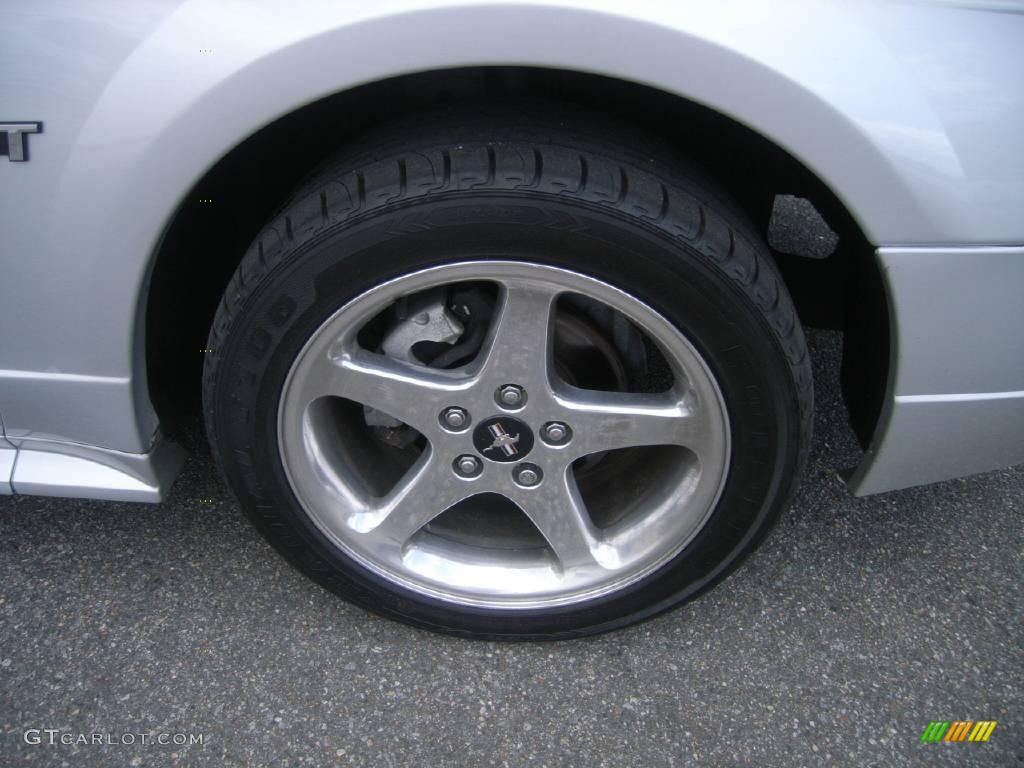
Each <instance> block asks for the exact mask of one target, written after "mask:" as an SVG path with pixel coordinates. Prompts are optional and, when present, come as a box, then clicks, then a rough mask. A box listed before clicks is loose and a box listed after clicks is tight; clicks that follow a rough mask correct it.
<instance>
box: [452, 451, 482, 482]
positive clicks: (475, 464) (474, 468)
mask: <svg viewBox="0 0 1024 768" xmlns="http://www.w3.org/2000/svg"><path fill="white" fill-rule="evenodd" d="M452 466H453V467H454V468H455V474H457V475H459V476H460V477H476V476H477V475H479V474H480V470H482V469H483V465H482V464H481V463H480V459H478V458H477V457H476V456H470V455H469V454H468V453H467V454H465V455H463V456H459V457H458V458H457V459H456V460H455V461H454V463H453V464H452Z"/></svg>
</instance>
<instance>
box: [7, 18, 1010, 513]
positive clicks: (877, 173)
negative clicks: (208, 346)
mask: <svg viewBox="0 0 1024 768" xmlns="http://www.w3.org/2000/svg"><path fill="white" fill-rule="evenodd" d="M0 19H2V23H3V26H2V28H0V40H2V45H0V62H2V63H0V71H2V73H3V76H2V79H0V123H8V124H13V123H23V122H26V121H41V122H42V123H43V130H42V132H41V133H36V134H27V135H25V136H23V137H20V138H18V139H17V140H19V141H25V142H26V144H27V149H28V161H27V162H8V159H7V158H4V157H2V156H0V200H2V204H0V492H7V493H10V492H12V491H13V492H16V493H25V494H52V495H71V496H86V497H96V498H109V499H129V500H146V501H156V500H159V499H160V498H161V494H162V493H163V492H164V491H165V490H166V489H167V487H168V485H169V483H170V482H171V480H172V479H173V476H174V474H175V472H176V470H177V467H178V465H179V463H180V458H181V457H180V455H179V452H178V450H177V449H176V448H175V447H174V446H173V445H170V444H168V443H166V442H164V441H162V440H161V439H160V430H159V425H158V420H157V417H156V414H155V412H154V409H153V407H152V405H151V402H150V397H149V394H148V389H147V381H146V360H145V345H144V343H143V342H144V338H145V332H144V331H145V329H144V320H145V307H146V301H147V288H148V281H149V277H150V274H151V270H152V266H153V262H154V258H155V255H156V253H157V250H158V247H159V245H160V240H161V236H162V234H163V233H164V232H165V231H166V229H167V227H168V225H169V222H170V221H171V220H172V218H173V216H174V214H175V211H176V210H177V209H178V207H179V205H180V204H181V203H182V201H183V197H184V196H185V195H186V194H187V193H188V191H189V190H190V189H191V188H192V187H193V185H194V184H195V183H196V181H197V180H198V179H199V178H201V177H202V175H203V174H204V172H206V171H207V169H209V168H210V167H211V166H212V165H213V164H214V163H216V162H217V160H218V159H219V158H221V157H223V156H224V155H225V154H226V153H228V152H229V151H230V150H231V149H232V148H233V147H235V146H237V145H238V144H239V143H240V142H242V141H243V140H244V139H246V137H248V136H250V135H252V134H253V133H254V132H255V131H257V130H258V129H259V128H261V127H262V126H265V125H267V124H269V123H270V122H272V121H274V120H275V119H276V118H279V117H280V116H282V115H285V114H287V113H289V112H292V111H294V110H295V109H297V108H299V107H301V106H303V105H305V104H308V103H310V102H313V101H315V100H317V99H320V98H322V97H325V96H327V95H329V94H334V93H338V92H341V91H345V90H347V89H350V88H353V87H355V86H357V85H360V84H365V83H371V82H375V81H379V80H381V79H384V78H388V77H392V76H396V75H401V74H406V73H413V72H424V71H430V70H436V69H441V68H450V67H461V66H479V65H528V66H536V67H548V68H557V69H563V70H572V71H580V72H587V73H597V74H603V75H608V76H612V77H615V78H618V79H621V80H625V81H632V82H637V83H642V84H646V85H649V86H653V87H655V88H657V89H660V90H662V91H664V92H666V93H669V94H676V95H679V96H681V97H685V98H686V99H689V100H691V101H694V102H697V103H700V104H703V105H705V106H707V107H709V108H711V109H713V110H715V111H717V112H719V113H721V114H723V115H727V116H729V117H731V118H734V119H735V120H737V121H739V122H740V123H742V124H744V125H746V126H748V127H750V128H752V129H754V130H755V131H756V132H758V133H760V134H761V135H762V136H764V137H766V138H767V139H769V140H770V141H772V142H774V143H775V144H777V145H778V146H780V147H782V148H784V149H786V150H787V151H788V152H789V153H791V154H792V155H793V156H795V157H796V158H798V159H799V160H800V161H802V162H803V163H804V165H805V166H807V167H808V168H809V169H810V170H811V171H812V172H813V173H814V174H815V175H816V176H817V177H818V178H819V179H820V180H821V181H822V182H823V183H824V184H825V185H827V186H828V187H829V188H830V189H831V190H832V191H833V192H834V193H835V195H836V196H837V197H838V199H839V200H840V201H841V202H842V203H843V204H844V206H845V207H846V208H847V210H848V211H849V213H850V214H851V216H852V217H853V219H854V220H855V221H856V222H857V224H858V225H859V226H860V228H861V229H862V231H863V233H864V235H865V236H866V238H867V239H868V240H869V241H870V243H871V244H872V245H873V246H875V247H876V248H877V250H876V255H877V260H878V263H879V266H880V269H881V273H882V275H883V278H884V283H885V288H886V290H887V294H888V295H887V298H888V304H889V313H890V317H889V321H890V327H891V328H892V329H893V333H892V338H891V350H890V351H889V354H890V367H889V383H888V391H887V393H886V397H885V404H884V407H883V409H882V414H881V417H880V420H879V422H878V424H877V425H876V427H875V430H874V437H873V440H872V444H871V446H870V448H869V450H868V451H867V453H866V455H865V458H864V460H863V462H862V463H861V465H860V466H859V467H857V469H856V471H855V472H854V473H853V475H852V478H851V483H852V487H853V489H854V491H855V492H857V493H873V492H879V491H884V490H889V489H893V488H898V487H903V486H908V485H914V484H920V483H926V482H932V481H937V480H941V479H945V478H949V477H953V476H957V475H963V474H969V473H973V472H978V471H983V470H987V469H991V468H995V467H999V466H1004V465H1008V464H1012V463H1016V462H1020V461H1024V438H1022V432H1024V429H1022V427H1024V299H1022V296H1024V138H1022V137H1024V131H1022V126H1024V45H1021V41H1024V9H1022V7H1021V6H1020V5H1019V4H1016V3H1005V2H1004V3H1000V2H988V3H980V2H957V3H947V2H917V3H911V2H907V3H872V2H863V1H858V2H818V3H811V2H778V1H775V0H773V1H772V2H767V1H765V2H754V1H753V0H714V1H710V0H709V1H708V2H656V1H655V0H633V2H630V3H621V2H611V0H529V1H528V2H508V1H504V2H491V1H489V0H378V2H375V3H350V2H331V1H328V0H315V1H307V2H294V3H281V2H278V1H277V0H272V1H271V0H268V1H267V2H255V1H252V0H247V1H246V2H230V1H229V0H180V1H179V0H149V1H146V0H132V2H123V3H116V2H107V3H102V4H98V3H91V2H86V1H85V0H66V1H65V2H45V1H44V2H38V1H37V0H8V1H7V2H6V3H5V4H4V6H3V8H2V9H0ZM797 34H798V35H799V40H800V44H799V45H795V44H794V43H793V40H794V37H795V36H796V35H797ZM10 140H11V142H13V141H15V137H13V136H12V137H11V139H10Z"/></svg>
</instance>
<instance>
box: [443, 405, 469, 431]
mask: <svg viewBox="0 0 1024 768" xmlns="http://www.w3.org/2000/svg"><path fill="white" fill-rule="evenodd" d="M441 426H442V427H444V428H446V429H454V430H456V431H459V430H463V429H465V428H466V427H468V426H469V413H467V412H466V409H465V408H445V409H444V410H443V411H441Z"/></svg>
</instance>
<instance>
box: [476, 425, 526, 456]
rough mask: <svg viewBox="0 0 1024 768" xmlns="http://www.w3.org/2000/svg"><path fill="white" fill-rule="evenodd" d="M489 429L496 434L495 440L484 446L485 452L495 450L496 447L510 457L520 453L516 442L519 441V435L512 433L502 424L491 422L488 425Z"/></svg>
mask: <svg viewBox="0 0 1024 768" xmlns="http://www.w3.org/2000/svg"><path fill="white" fill-rule="evenodd" d="M487 431H488V432H490V433H491V434H492V435H493V436H494V442H492V443H491V444H490V445H489V446H487V447H486V448H484V453H487V452H488V451H493V450H494V449H495V448H497V449H499V450H500V451H501V452H502V453H504V454H505V455H506V456H508V457H510V458H511V457H512V456H515V455H516V454H517V453H519V449H518V448H516V444H517V443H518V442H519V435H510V434H509V433H508V431H506V429H505V427H503V426H502V425H501V424H491V425H490V426H489V427H487Z"/></svg>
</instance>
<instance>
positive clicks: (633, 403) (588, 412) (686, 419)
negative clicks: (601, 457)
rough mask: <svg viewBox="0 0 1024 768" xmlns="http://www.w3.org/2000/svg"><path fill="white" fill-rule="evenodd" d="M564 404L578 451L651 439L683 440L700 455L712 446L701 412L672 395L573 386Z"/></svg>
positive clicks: (664, 441) (584, 452) (653, 442)
mask: <svg viewBox="0 0 1024 768" xmlns="http://www.w3.org/2000/svg"><path fill="white" fill-rule="evenodd" d="M560 399H561V398H560ZM561 404H562V405H563V407H564V408H565V409H566V411H567V414H566V420H567V421H568V422H569V423H570V424H572V427H573V431H574V433H575V437H574V439H573V443H572V445H571V449H572V450H571V452H572V454H573V455H575V456H585V455H587V454H590V453H599V452H601V451H610V450H614V449H616V448H636V447H639V446H647V445H681V446H685V447H687V448H689V449H691V450H692V451H694V452H695V453H696V454H697V455H698V456H701V455H703V453H704V452H705V451H706V450H708V448H709V441H710V440H711V430H709V428H708V425H707V421H706V419H705V417H704V416H703V414H702V413H701V412H700V410H699V409H697V410H691V409H689V408H688V407H687V406H686V405H685V404H684V403H683V402H681V401H680V400H679V398H677V397H675V396H673V395H665V394H643V393H631V392H591V391H585V390H574V391H573V394H572V395H571V396H570V397H567V398H564V399H561Z"/></svg>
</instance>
